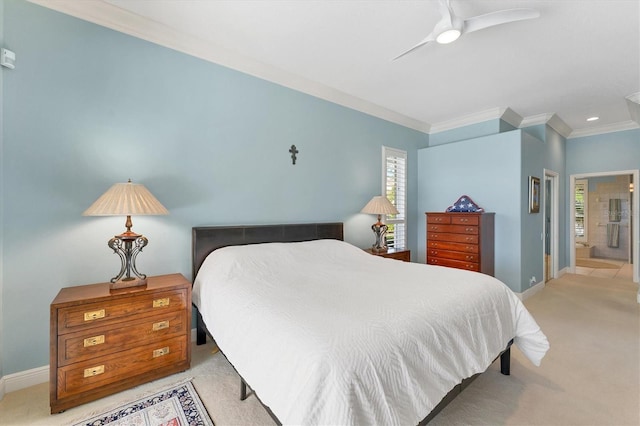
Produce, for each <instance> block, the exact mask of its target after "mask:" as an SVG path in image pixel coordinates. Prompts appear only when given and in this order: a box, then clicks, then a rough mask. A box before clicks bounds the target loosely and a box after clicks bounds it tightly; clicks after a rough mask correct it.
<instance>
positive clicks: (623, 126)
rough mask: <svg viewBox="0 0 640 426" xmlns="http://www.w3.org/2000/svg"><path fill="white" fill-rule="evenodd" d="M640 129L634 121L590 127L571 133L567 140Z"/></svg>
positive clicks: (639, 125)
mask: <svg viewBox="0 0 640 426" xmlns="http://www.w3.org/2000/svg"><path fill="white" fill-rule="evenodd" d="M633 129H640V124H638V123H636V122H635V121H633V120H629V121H623V122H621V123H613V124H607V125H605V126H599V127H590V128H588V129H578V130H574V131H572V132H571V134H570V135H569V137H567V139H575V138H583V137H585V136H596V135H602V134H605V133H613V132H623V131H625V130H633Z"/></svg>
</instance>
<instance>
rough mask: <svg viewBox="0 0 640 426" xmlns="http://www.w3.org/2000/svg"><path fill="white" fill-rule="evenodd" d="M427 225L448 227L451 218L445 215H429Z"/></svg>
mask: <svg viewBox="0 0 640 426" xmlns="http://www.w3.org/2000/svg"><path fill="white" fill-rule="evenodd" d="M427 223H441V224H444V225H447V224H449V223H451V216H450V215H444V214H429V215H427Z"/></svg>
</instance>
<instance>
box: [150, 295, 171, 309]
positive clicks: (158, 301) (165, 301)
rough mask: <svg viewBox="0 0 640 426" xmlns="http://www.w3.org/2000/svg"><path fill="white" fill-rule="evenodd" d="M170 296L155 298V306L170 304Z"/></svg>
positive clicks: (161, 306)
mask: <svg viewBox="0 0 640 426" xmlns="http://www.w3.org/2000/svg"><path fill="white" fill-rule="evenodd" d="M169 300H170V299H169V298H168V297H165V298H162V299H155V300H154V301H153V307H154V308H164V307H165V306H169Z"/></svg>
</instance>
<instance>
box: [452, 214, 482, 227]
mask: <svg viewBox="0 0 640 426" xmlns="http://www.w3.org/2000/svg"><path fill="white" fill-rule="evenodd" d="M478 223H479V221H478V216H476V215H463V214H460V215H455V216H451V224H453V225H477V224H478Z"/></svg>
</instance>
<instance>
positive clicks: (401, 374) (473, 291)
mask: <svg viewBox="0 0 640 426" xmlns="http://www.w3.org/2000/svg"><path fill="white" fill-rule="evenodd" d="M193 301H194V304H195V305H196V306H197V307H198V309H199V311H200V313H201V315H202V318H203V320H204V322H205V324H206V326H207V329H208V330H209V332H210V333H211V334H212V336H213V337H214V339H215V340H216V343H217V344H218V346H219V347H220V348H221V350H222V351H223V352H224V354H225V355H226V357H227V358H228V359H229V361H230V363H231V364H232V365H233V366H234V367H235V368H236V370H237V371H238V373H239V374H240V375H241V376H242V377H243V378H244V379H245V381H246V382H247V383H248V384H249V385H250V386H251V388H252V389H253V390H254V391H255V392H256V394H257V395H258V396H259V397H260V399H261V401H262V403H263V404H265V405H266V406H268V407H269V408H270V409H271V411H272V412H273V413H274V415H275V416H276V417H277V418H278V419H279V420H280V421H281V422H282V423H283V424H304V425H312V424H334V425H335V424H340V425H349V424H385V425H396V424H398V425H400V424H403V425H404V424H417V423H418V422H419V421H420V420H422V419H423V418H424V417H426V415H427V414H428V413H429V412H430V411H431V410H432V409H433V408H434V407H435V406H436V405H437V404H438V403H439V402H440V400H441V399H442V398H443V396H445V395H446V394H447V393H448V392H449V391H450V390H451V389H452V388H453V387H454V386H455V385H456V384H458V383H460V382H461V381H462V380H463V379H465V378H468V377H470V376H472V375H474V374H476V373H480V372H483V371H485V370H486V369H487V368H488V367H489V365H490V364H491V363H492V362H493V360H494V359H495V357H496V356H497V354H499V353H500V352H501V351H502V350H503V349H504V348H505V347H506V346H507V344H508V342H509V341H510V340H511V339H512V338H513V339H514V343H515V345H516V346H517V347H518V348H519V349H520V350H521V351H522V352H523V353H524V355H525V356H526V357H527V358H529V360H530V361H531V362H532V363H533V364H535V365H539V364H540V361H541V359H542V358H543V356H544V354H545V353H546V351H547V350H548V347H549V344H548V341H547V338H546V337H545V335H544V334H543V333H542V331H541V330H540V328H539V327H538V325H537V324H536V322H535V320H534V319H533V317H532V316H531V315H530V313H529V312H528V311H527V310H526V308H525V307H524V305H523V304H522V303H521V302H520V300H519V299H518V298H517V297H516V296H515V294H514V293H513V292H512V291H511V290H510V289H509V288H508V287H507V286H506V285H505V284H504V283H502V282H500V281H499V280H497V279H495V278H493V277H490V276H488V275H484V274H480V273H475V272H470V271H464V270H459V269H452V268H445V267H440V266H433V265H425V264H417V263H406V262H400V261H397V260H393V259H387V258H383V257H380V256H372V255H370V254H368V253H366V252H364V251H363V250H361V249H359V248H357V247H354V246H352V245H350V244H348V243H345V242H342V241H337V240H317V241H309V242H301V243H267V244H255V245H246V246H233V247H225V248H222V249H218V250H216V251H214V252H213V253H211V254H210V255H209V256H208V257H207V259H206V260H205V261H204V263H203V264H202V266H201V268H200V270H199V272H198V275H197V277H196V279H195V282H194V288H193Z"/></svg>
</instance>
